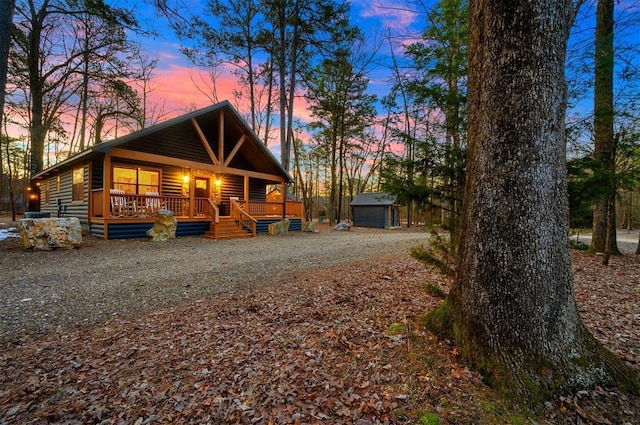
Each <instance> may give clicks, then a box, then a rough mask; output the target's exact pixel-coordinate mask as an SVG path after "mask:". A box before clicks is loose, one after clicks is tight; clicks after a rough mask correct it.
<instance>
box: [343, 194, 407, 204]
mask: <svg viewBox="0 0 640 425" xmlns="http://www.w3.org/2000/svg"><path fill="white" fill-rule="evenodd" d="M396 200H397V197H396V196H394V195H391V194H389V193H384V192H363V193H359V194H357V195H356V197H355V198H353V201H351V206H352V207H358V206H359V207H364V206H367V207H370V206H381V205H382V206H384V205H393V204H395V203H396Z"/></svg>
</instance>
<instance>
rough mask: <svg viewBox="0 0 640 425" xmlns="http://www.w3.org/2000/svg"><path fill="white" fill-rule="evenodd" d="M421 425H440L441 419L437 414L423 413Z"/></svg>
mask: <svg viewBox="0 0 640 425" xmlns="http://www.w3.org/2000/svg"><path fill="white" fill-rule="evenodd" d="M419 423H420V425H440V418H439V417H438V415H436V414H435V413H431V412H423V413H422V415H420V421H419Z"/></svg>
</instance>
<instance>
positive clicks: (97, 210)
mask: <svg viewBox="0 0 640 425" xmlns="http://www.w3.org/2000/svg"><path fill="white" fill-rule="evenodd" d="M114 192H115V193H114ZM221 207H222V208H221ZM159 209H166V210H169V211H171V212H172V213H173V215H174V217H175V218H176V220H177V222H178V227H179V229H180V234H181V235H184V236H186V235H195V234H203V235H204V236H208V237H212V238H214V239H221V238H225V237H241V236H256V235H257V234H258V233H267V232H268V225H269V224H270V223H273V222H275V221H279V220H281V219H282V218H285V217H286V218H288V219H290V220H291V221H292V223H293V227H294V228H293V229H292V230H301V222H302V217H303V214H304V211H303V203H302V202H299V201H291V200H289V201H287V202H286V203H283V202H277V201H254V200H250V201H249V200H241V199H239V198H238V197H230V198H229V201H228V204H227V203H224V204H223V203H221V202H220V201H219V199H216V197H215V196H214V197H197V196H193V197H189V196H160V195H159V194H158V195H156V194H155V193H153V194H145V195H138V194H127V193H120V192H119V191H114V190H113V189H111V190H109V191H105V190H104V189H95V190H93V191H92V194H91V204H90V211H91V214H90V216H91V218H90V223H91V229H92V231H91V233H93V234H95V235H101V236H103V237H104V238H105V239H110V238H112V237H117V238H123V237H143V236H144V235H141V232H142V231H144V233H146V230H148V229H149V228H150V227H151V226H152V225H153V223H154V222H155V219H156V215H157V211H158V210H159ZM105 211H107V213H106V214H105ZM298 227H300V229H298ZM234 228H235V229H234ZM110 230H111V231H113V232H115V233H114V234H112V235H110V234H109V233H110Z"/></svg>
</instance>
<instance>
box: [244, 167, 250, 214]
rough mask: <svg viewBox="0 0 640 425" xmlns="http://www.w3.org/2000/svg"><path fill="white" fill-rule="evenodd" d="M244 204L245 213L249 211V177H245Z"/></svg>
mask: <svg viewBox="0 0 640 425" xmlns="http://www.w3.org/2000/svg"><path fill="white" fill-rule="evenodd" d="M244 204H245V207H244V208H245V211H249V176H248V175H245V176H244Z"/></svg>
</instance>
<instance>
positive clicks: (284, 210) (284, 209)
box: [280, 179, 287, 218]
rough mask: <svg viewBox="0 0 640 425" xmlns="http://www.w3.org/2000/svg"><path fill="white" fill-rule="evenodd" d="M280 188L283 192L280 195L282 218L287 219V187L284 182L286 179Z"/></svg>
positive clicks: (281, 182) (281, 181) (282, 181)
mask: <svg viewBox="0 0 640 425" xmlns="http://www.w3.org/2000/svg"><path fill="white" fill-rule="evenodd" d="M280 187H281V188H282V190H281V191H280V193H282V218H286V217H287V186H286V183H285V182H284V179H282V180H280Z"/></svg>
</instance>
